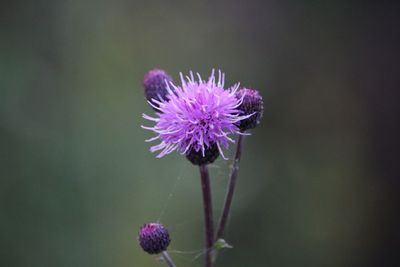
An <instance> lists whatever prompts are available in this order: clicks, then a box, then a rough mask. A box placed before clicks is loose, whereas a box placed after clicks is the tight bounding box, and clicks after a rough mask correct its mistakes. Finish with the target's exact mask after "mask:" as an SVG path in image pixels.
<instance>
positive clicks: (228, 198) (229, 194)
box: [216, 135, 244, 240]
mask: <svg viewBox="0 0 400 267" xmlns="http://www.w3.org/2000/svg"><path fill="white" fill-rule="evenodd" d="M243 139H244V135H239V140H238V144H237V147H236V153H235V159H234V161H233V165H232V170H231V175H230V177H229V184H228V189H227V191H226V195H225V200H224V206H223V209H222V213H221V217H220V219H219V223H218V230H217V236H216V240H218V239H220V238H222V236H223V235H224V230H225V226H226V222H227V221H228V217H229V211H230V209H231V205H232V199H233V193H234V191H235V186H236V180H237V175H238V171H239V162H240V157H241V155H242V147H243Z"/></svg>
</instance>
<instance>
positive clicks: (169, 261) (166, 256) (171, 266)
mask: <svg viewBox="0 0 400 267" xmlns="http://www.w3.org/2000/svg"><path fill="white" fill-rule="evenodd" d="M161 254H162V256H163V258H164V260H165V262H166V263H167V264H168V266H169V267H176V265H175V263H174V262H173V261H172V258H171V256H170V255H169V254H168V252H167V251H166V250H164V251H163V252H161Z"/></svg>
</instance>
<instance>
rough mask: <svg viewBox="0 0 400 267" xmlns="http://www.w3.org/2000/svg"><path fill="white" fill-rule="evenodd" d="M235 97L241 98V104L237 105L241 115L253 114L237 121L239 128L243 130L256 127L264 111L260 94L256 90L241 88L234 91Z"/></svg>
mask: <svg viewBox="0 0 400 267" xmlns="http://www.w3.org/2000/svg"><path fill="white" fill-rule="evenodd" d="M236 97H237V98H238V99H243V101H242V104H241V105H240V106H239V107H238V109H239V110H240V111H241V112H242V115H249V114H253V115H252V116H251V117H249V118H246V119H244V120H241V121H239V122H238V123H237V124H238V126H239V128H240V130H242V131H245V130H248V129H252V128H255V127H257V125H258V124H260V121H261V118H262V115H263V111H264V103H263V99H262V97H261V95H260V94H259V93H258V91H257V90H254V89H248V88H242V89H240V90H238V91H237V92H236Z"/></svg>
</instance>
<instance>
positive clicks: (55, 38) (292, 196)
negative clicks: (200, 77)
mask: <svg viewBox="0 0 400 267" xmlns="http://www.w3.org/2000/svg"><path fill="white" fill-rule="evenodd" d="M393 3H394V2H393ZM398 11H399V8H398V5H396V4H390V5H389V4H366V3H358V4H356V3H354V4H350V3H346V2H339V1H331V2H326V3H320V2H314V1H290V2H286V3H283V2H282V1H239V0H237V1H161V0H158V1H155V0H149V1H141V2H138V1H125V0H116V1H78V0H71V1H60V0H56V1H44V0H38V1H6V2H4V3H2V5H1V8H0V137H1V149H0V153H1V161H0V162H1V169H0V174H1V177H0V240H1V241H0V244H1V249H0V265H1V266H10V267H26V266H30V267H47V266H57V267H64V266H65V267H66V266H75V267H79V266H82V267H83V266H85V267H87V266H96V267H102V266H104V267H108V266H141V267H145V266H149V267H150V266H162V263H157V258H154V257H151V256H149V255H147V254H146V253H144V252H142V251H141V249H140V247H139V246H138V245H137V240H136V236H137V232H138V229H139V227H140V226H141V225H142V224H143V223H145V222H149V221H156V220H158V219H160V221H161V222H162V223H163V224H165V225H166V226H168V228H169V230H170V234H171V238H172V243H171V246H170V249H171V250H172V251H171V255H172V257H173V258H174V259H175V260H176V263H177V265H178V266H201V257H199V258H198V259H197V260H196V256H198V253H199V252H200V250H201V248H202V245H203V232H202V231H203V229H202V224H203V219H202V209H201V194H200V181H199V178H198V170H197V169H196V168H195V167H193V166H191V165H190V164H189V163H188V162H187V161H186V159H185V158H184V157H181V156H179V155H170V156H168V157H165V158H163V159H156V158H155V157H154V155H152V154H151V153H150V152H149V151H148V148H149V146H148V144H145V143H144V139H146V138H148V137H150V136H149V133H148V132H147V131H144V130H142V129H141V128H140V125H141V124H143V123H146V122H145V121H144V120H143V119H141V114H142V112H146V113H148V114H151V113H152V110H151V108H149V107H148V105H147V103H146V102H145V100H144V96H143V94H142V87H141V83H142V77H143V75H144V73H145V72H147V71H148V70H149V69H151V68H154V67H159V68H164V69H166V70H167V71H169V72H170V73H171V74H172V75H173V76H174V78H175V79H177V78H178V72H179V71H183V72H187V71H189V70H194V71H199V72H200V73H202V74H204V75H206V74H207V73H209V72H210V70H211V68H221V69H222V70H224V71H225V72H226V77H227V81H228V84H232V83H234V82H236V81H241V83H242V84H243V85H244V86H248V87H253V88H257V89H259V90H260V92H261V94H262V95H263V97H264V103H265V113H264V118H263V121H262V124H261V125H260V126H259V127H258V128H256V129H254V130H253V131H252V133H253V134H252V136H250V137H249V138H247V139H246V142H245V150H244V155H243V161H242V163H241V169H240V174H239V181H238V190H237V192H236V195H235V200H234V203H233V205H234V207H233V211H232V216H231V218H230V223H229V227H228V231H227V236H226V238H225V239H226V241H227V242H228V243H229V244H231V245H232V246H233V247H234V248H233V249H229V250H223V251H222V252H221V253H220V255H219V258H218V266H232V267H235V266H237V267H241V266H280V267H285V266H287V267H291V266H308V267H319V266H332V267H333V266H334V267H337V266H343V267H347V266H349V267H350V266H352V267H354V266H363V267H364V266H395V265H396V263H395V259H396V258H397V257H395V255H396V253H397V252H396V250H397V249H398V247H399V246H398V238H399V232H398V224H396V223H394V222H395V220H394V219H398V217H397V215H396V214H397V213H395V208H396V206H398V204H394V203H395V201H396V199H397V198H398V191H399V190H398V189H399V182H398V180H397V179H395V177H396V174H397V175H398V173H399V171H398V168H399V167H396V166H398V165H396V164H397V160H396V158H397V159H398V150H397V148H398V147H399V145H398V144H399V140H398V136H399V135H398V132H399V131H398V125H397V124H395V118H396V111H398V110H399V107H398V105H397V102H398V99H399V98H398V97H395V96H393V94H397V96H398V95H399V93H398V84H399V83H397V82H398V81H396V80H393V79H392V76H393V75H394V74H395V72H394V69H395V68H394V66H395V63H396V62H398V59H399V58H398V57H396V56H395V55H394V53H393V52H392V51H395V50H396V49H398V46H397V45H396V43H395V37H396V36H398V32H399V30H398V27H396V26H395V25H396V21H397V17H398V14H399V12H398ZM397 25H398V24H397ZM397 79H398V78H397ZM230 154H232V152H230ZM228 170H229V163H227V162H224V161H223V160H221V159H219V160H218V161H217V162H216V164H214V165H213V166H212V168H211V171H212V175H213V190H214V194H215V196H214V200H215V201H214V202H215V207H214V210H215V214H216V215H217V214H218V213H219V211H220V206H221V202H222V199H223V195H224V187H225V184H226V181H227V175H228ZM216 217H217V216H216ZM396 248H397V249H396ZM176 251H180V252H179V253H178V252H176ZM183 252H184V253H183ZM189 252H190V253H189Z"/></svg>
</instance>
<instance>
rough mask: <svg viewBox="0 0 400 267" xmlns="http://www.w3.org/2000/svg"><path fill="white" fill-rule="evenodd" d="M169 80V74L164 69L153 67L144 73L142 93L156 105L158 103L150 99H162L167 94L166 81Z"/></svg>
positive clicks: (170, 79)
mask: <svg viewBox="0 0 400 267" xmlns="http://www.w3.org/2000/svg"><path fill="white" fill-rule="evenodd" d="M171 81H172V78H171V76H169V75H168V73H167V72H165V71H164V70H160V69H153V70H151V71H149V72H148V73H146V75H144V79H143V87H144V94H145V96H146V99H147V100H148V101H150V102H151V103H152V104H153V105H155V106H156V107H158V104H157V103H155V102H154V101H152V99H156V100H159V101H162V100H164V99H165V97H166V96H167V94H168V90H167V84H166V83H169V82H171ZM156 111H157V110H156Z"/></svg>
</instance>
